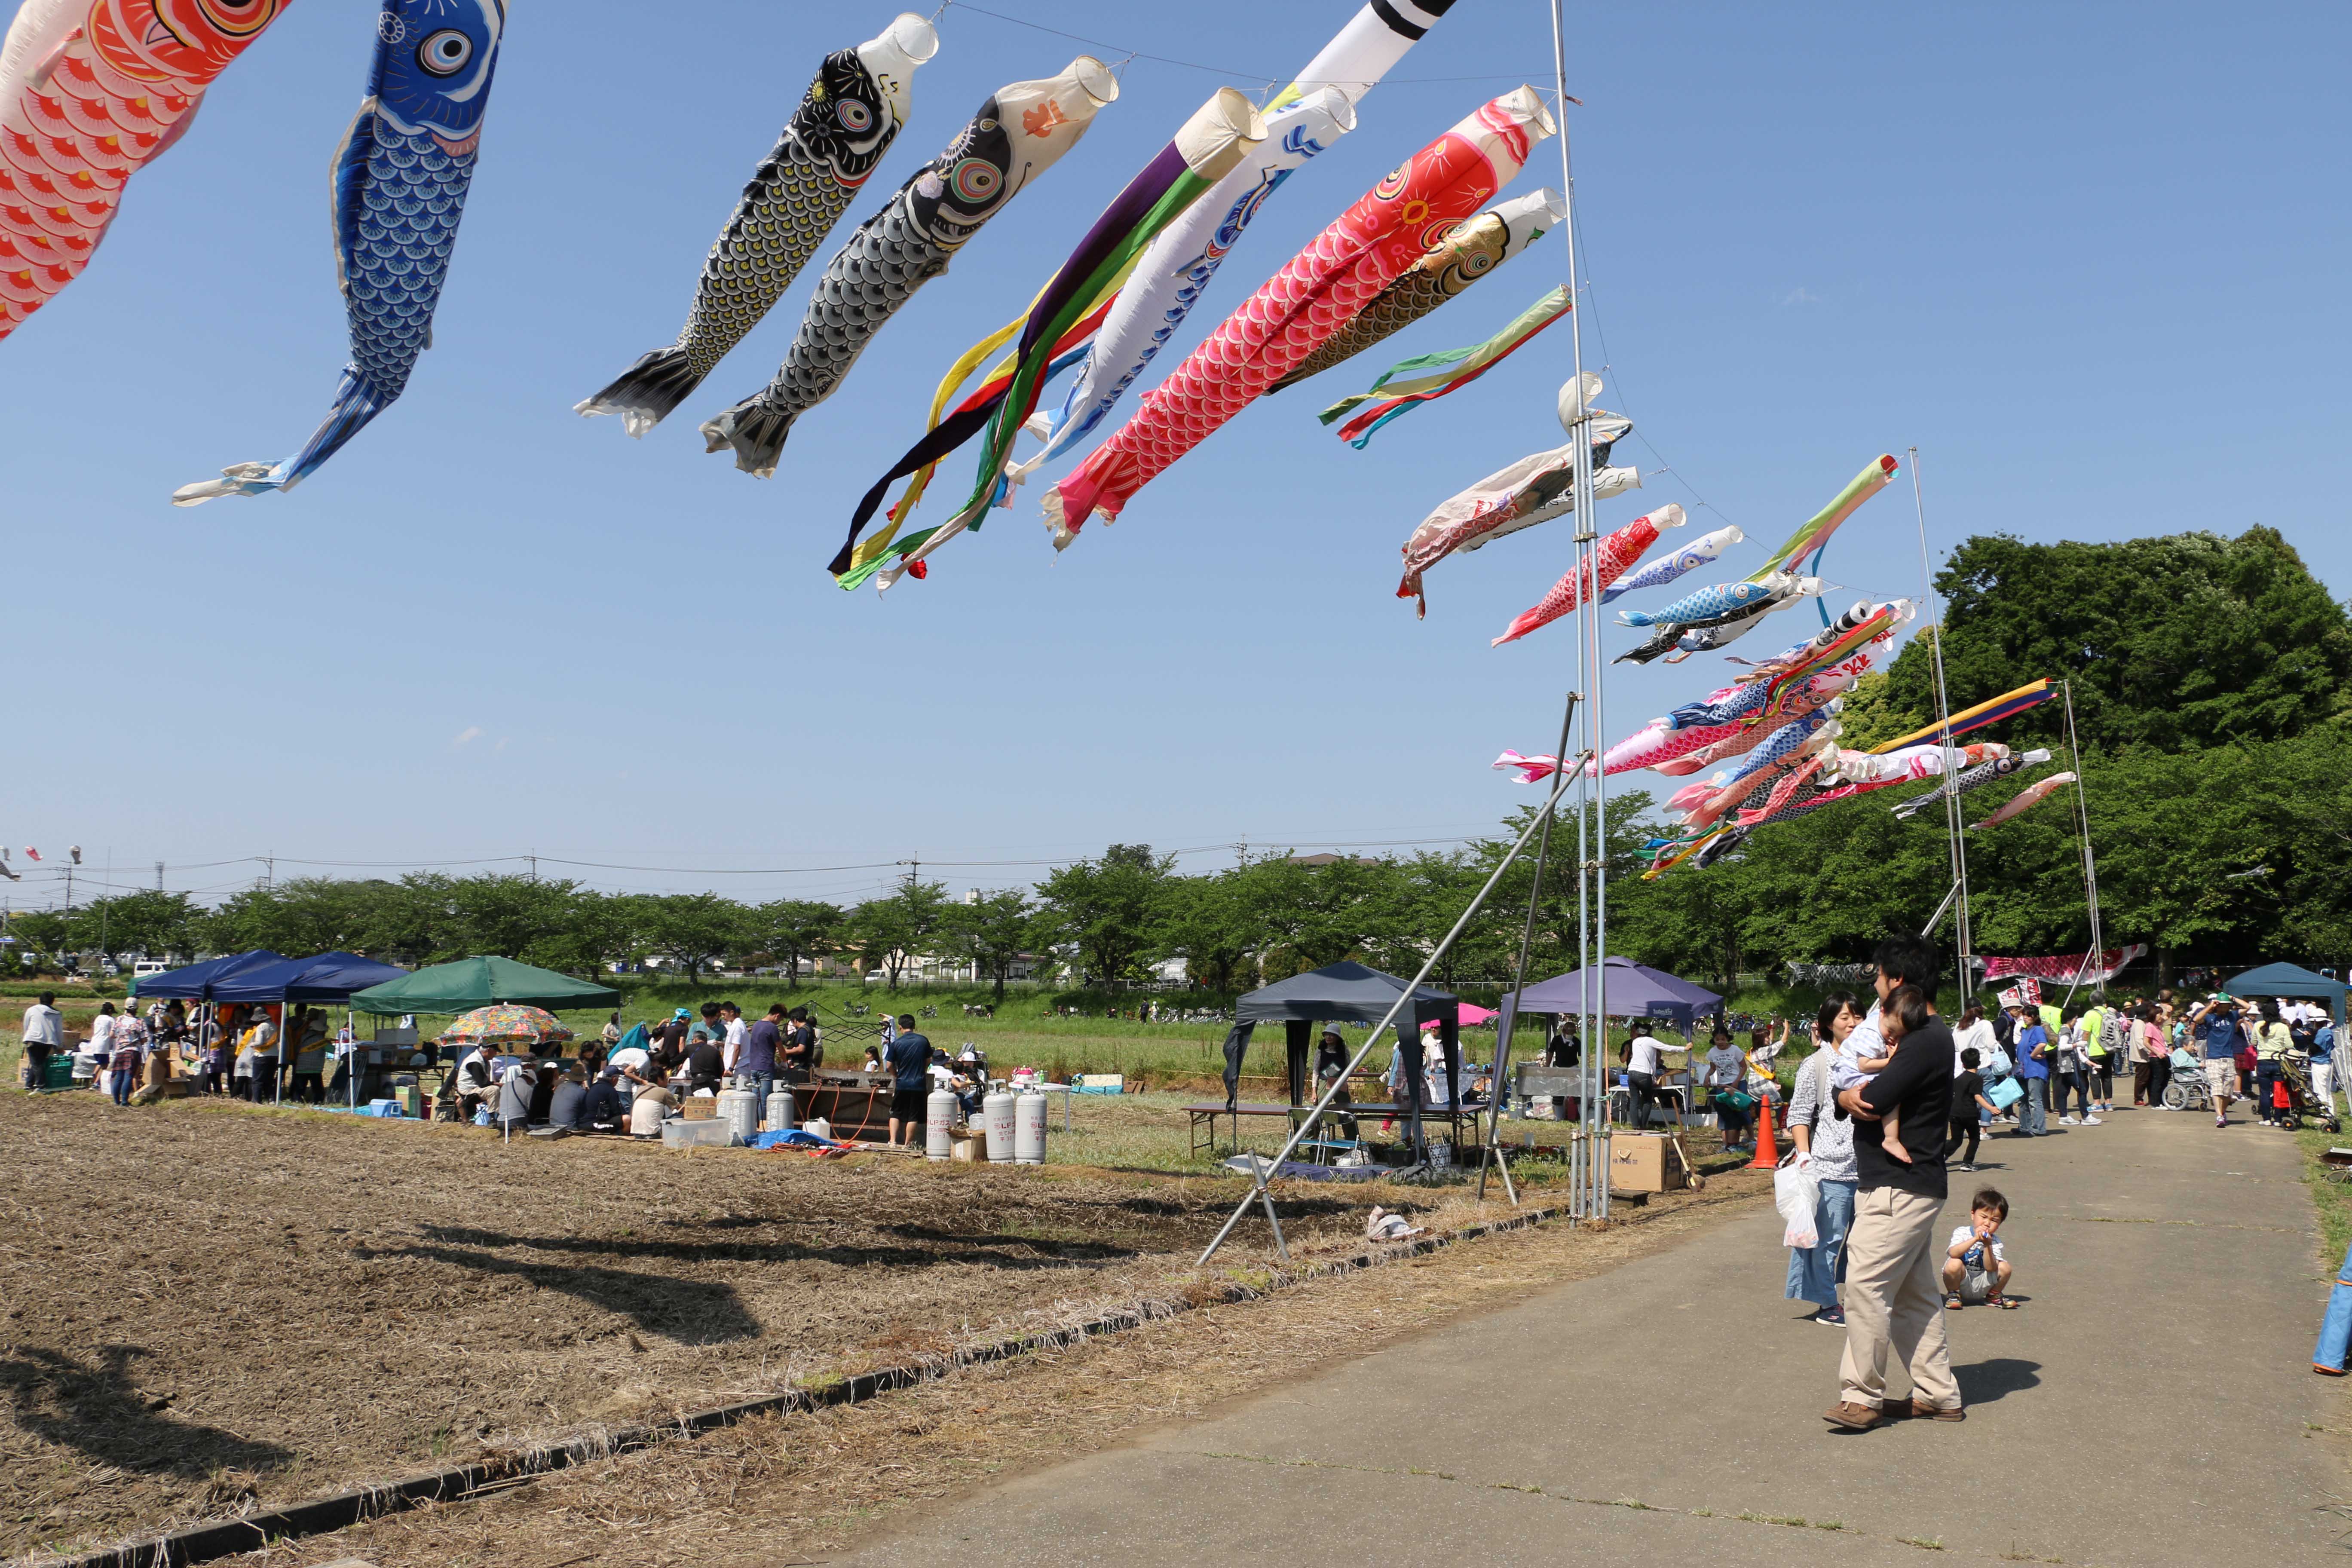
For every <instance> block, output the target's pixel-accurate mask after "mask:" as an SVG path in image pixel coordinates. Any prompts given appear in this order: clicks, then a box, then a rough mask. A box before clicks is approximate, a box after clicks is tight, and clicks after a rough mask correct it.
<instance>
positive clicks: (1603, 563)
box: [1486, 501, 1684, 647]
mask: <svg viewBox="0 0 2352 1568" xmlns="http://www.w3.org/2000/svg"><path fill="white" fill-rule="evenodd" d="M1683 515H1684V514H1683V509H1682V508H1681V507H1679V506H1677V505H1675V503H1674V502H1673V501H1668V502H1667V503H1666V504H1665V505H1664V506H1662V507H1660V508H1659V509H1658V510H1655V511H1654V512H1651V513H1649V514H1648V515H1647V516H1645V517H1637V518H1635V519H1634V520H1633V521H1631V522H1629V523H1627V524H1626V525H1625V526H1624V527H1622V528H1621V529H1619V530H1617V531H1615V532H1614V533H1612V534H1611V535H1609V537H1608V538H1606V539H1603V540H1602V541H1601V542H1600V543H1599V544H1598V545H1597V546H1595V547H1594V548H1595V553H1596V554H1597V555H1598V556H1599V568H1598V570H1597V571H1593V572H1586V571H1584V570H1583V569H1581V568H1580V567H1570V569H1569V571H1568V573H1567V574H1566V575H1565V576H1563V577H1561V578H1560V580H1559V582H1557V583H1555V584H1552V587H1551V592H1550V593H1549V594H1546V595H1544V596H1543V597H1542V598H1540V599H1538V600H1537V601H1536V602H1535V604H1534V605H1532V606H1531V607H1529V608H1528V609H1524V610H1521V611H1520V612H1519V613H1518V615H1517V616H1516V617H1515V618H1514V619H1513V620H1512V622H1511V624H1510V626H1509V628H1508V629H1507V630H1506V631H1505V632H1504V633H1503V635H1502V636H1501V637H1496V639H1495V640H1494V641H1493V642H1491V643H1489V644H1487V645H1486V646H1487V647H1502V646H1503V645H1504V644H1505V643H1507V642H1517V640H1518V639H1519V638H1521V637H1525V636H1527V635H1528V633H1529V632H1531V631H1534V630H1536V629H1537V628H1538V627H1541V626H1549V625H1551V623H1552V622H1554V621H1556V620H1558V619H1559V618H1560V616H1564V615H1567V614H1568V613H1569V612H1570V611H1571V610H1573V609H1575V608H1576V606H1577V605H1578V603H1579V599H1580V591H1581V589H1582V587H1583V584H1584V583H1585V581H1586V580H1587V579H1588V578H1590V579H1591V580H1592V581H1594V582H1597V583H1598V584H1600V590H1601V602H1602V603H1604V604H1605V603H1607V602H1608V589H1609V584H1612V583H1613V582H1615V581H1617V580H1618V578H1619V576H1620V575H1621V574H1622V573H1623V572H1624V570H1625V569H1626V568H1627V567H1628V566H1631V565H1632V564H1633V563H1634V562H1636V561H1639V560H1640V559H1641V558H1642V552H1643V551H1644V550H1647V549H1649V548H1650V546H1651V545H1653V544H1655V543H1656V542H1658V533H1659V531H1661V530H1663V529H1668V528H1680V527H1681V526H1682V525H1683Z"/></svg>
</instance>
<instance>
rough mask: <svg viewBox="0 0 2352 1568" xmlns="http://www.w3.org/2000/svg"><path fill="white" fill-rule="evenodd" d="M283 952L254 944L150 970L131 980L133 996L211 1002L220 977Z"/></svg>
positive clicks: (273, 960)
mask: <svg viewBox="0 0 2352 1568" xmlns="http://www.w3.org/2000/svg"><path fill="white" fill-rule="evenodd" d="M285 962H286V955H285V954H284V953H281V952H270V951H269V950H268V948H266V947H257V948H255V949H254V950H253V951H252V952H233V953H230V954H229V955H228V956H227V957H226V958H208V959H206V960H205V961H204V962H203V963H191V964H189V965H188V966H187V967H186V968H184V969H167V970H165V971H164V972H163V973H161V974H149V975H145V976H142V978H140V979H138V980H134V981H132V982H131V994H132V995H133V996H176V997H179V998H180V999H181V1000H182V1001H184V1002H210V1001H214V1000H215V999H216V995H217V993H216V991H215V987H217V986H218V985H219V984H221V983H222V982H223V981H225V980H230V979H234V978H236V977H237V976H240V975H242V974H245V973H247V972H248V971H250V970H255V969H259V968H261V967H263V966H264V965H267V964H278V963H285Z"/></svg>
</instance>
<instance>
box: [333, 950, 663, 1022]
mask: <svg viewBox="0 0 2352 1568" xmlns="http://www.w3.org/2000/svg"><path fill="white" fill-rule="evenodd" d="M493 1002H514V1003H519V1004H520V1005H523V1006H526V1007H544V1008H546V1009H548V1011H550V1012H554V1011H556V1010H557V1009H559V1008H563V1007H617V1006H619V1005H621V994H620V993H619V992H618V991H615V990H614V989H613V988H612V987H611V986H609V985H599V984H596V983H595V982H594V981H593V980H574V979H573V978H572V976H571V975H569V974H558V973H556V972H555V971H553V970H552V969H537V968H534V967H532V966H531V965H530V964H528V963H516V962H515V961H514V960H513V959H511V958H461V959H459V960H457V962H456V963H436V964H435V965H434V966H433V967H432V968H430V969H420V970H418V971H417V972H416V973H414V974H404V975H402V976H401V977H400V978H399V979H397V980H387V981H386V982H384V983H383V984H381V985H371V986H369V987H368V988H367V989H366V990H364V991H360V992H355V993H353V994H352V1007H353V1008H354V1009H356V1010H357V1011H359V1012H362V1013H374V1014H377V1015H379V1016H384V1017H397V1016H400V1015H401V1014H403V1013H448V1014H457V1013H469V1012H471V1011H473V1010H474V1009H475V1008H477V1007H487V1006H488V1005H490V1004H491V1003H493Z"/></svg>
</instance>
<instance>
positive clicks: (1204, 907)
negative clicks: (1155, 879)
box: [1151, 868, 1265, 991]
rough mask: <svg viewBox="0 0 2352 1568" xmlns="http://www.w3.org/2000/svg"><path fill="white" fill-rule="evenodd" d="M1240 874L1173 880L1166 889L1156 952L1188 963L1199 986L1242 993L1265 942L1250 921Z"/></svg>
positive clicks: (1157, 919) (1156, 922)
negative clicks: (1244, 980) (1248, 967)
mask: <svg viewBox="0 0 2352 1568" xmlns="http://www.w3.org/2000/svg"><path fill="white" fill-rule="evenodd" d="M1242 881H1243V876H1242V873H1241V871H1240V870H1239V869H1238V868H1236V869H1234V870H1226V871H1217V872H1212V873H1208V874H1205V875H1202V876H1197V877H1169V878H1166V879H1163V880H1162V881H1161V883H1160V894H1159V899H1158V901H1157V906H1156V910H1155V913H1154V915H1153V919H1152V939H1151V946H1152V948H1153V949H1154V950H1155V951H1157V952H1164V953H1167V954H1168V955H1170V956H1171V957H1174V958H1181V959H1182V960H1183V961H1184V973H1185V974H1186V975H1187V977H1189V978H1190V980H1191V981H1192V984H1195V985H1201V986H1206V987H1208V988H1209V989H1211V990H1213V991H1234V990H1239V989H1241V980H1242V978H1243V974H1244V964H1246V963H1248V961H1249V959H1250V957H1251V955H1252V954H1254V953H1255V952H1256V951H1257V950H1258V948H1259V947H1261V946H1262V945H1264V943H1265V931H1263V930H1261V929H1260V928H1259V927H1258V926H1257V925H1256V924H1255V922H1254V921H1252V920H1251V918H1250V910H1249V907H1248V902H1247V900H1246V899H1245V898H1244V896H1243V889H1242Z"/></svg>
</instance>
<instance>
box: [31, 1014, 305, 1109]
mask: <svg viewBox="0 0 2352 1568" xmlns="http://www.w3.org/2000/svg"><path fill="white" fill-rule="evenodd" d="M338 1033H339V1031H337V1030H336V1028H335V1026H333V1024H332V1023H331V1022H330V1020H329V1018H328V1016H327V1014H326V1012H325V1011H324V1010H322V1009H319V1008H314V1007H311V1006H309V1005H302V1004H298V1005H296V1006H295V1008H294V1010H293V1014H292V1016H290V1017H289V1016H287V1015H286V1009H285V1007H284V1006H283V1005H279V1004H268V1005H262V1004H226V1003H224V1004H219V1005H215V1004H211V1003H198V1004H196V1005H194V1006H193V1007H191V1006H190V1005H188V1004H187V1003H185V1002H184V1001H180V1000H178V999H177V998H173V999H171V1000H168V1001H166V1000H163V999H160V998H159V999H156V1000H153V1001H151V1002H150V1003H149V1004H148V1005H146V1007H145V1008H143V1009H142V1008H139V1007H137V1006H136V1005H133V1004H130V1003H126V1004H125V1005H123V1006H121V1008H117V1007H116V1006H115V1005H114V1004H113V1003H111V1002H101V1003H100V1004H99V1008H98V1013H97V1015H96V1016H94V1017H92V1018H91V1019H90V1023H89V1036H88V1037H87V1039H86V1040H85V1041H83V1042H82V1044H81V1046H80V1047H79V1050H78V1051H77V1052H76V1055H77V1056H79V1057H80V1058H84V1059H85V1061H86V1064H87V1069H88V1070H87V1076H88V1077H89V1079H90V1080H91V1087H92V1088H94V1089H97V1090H98V1091H99V1092H100V1093H101V1094H104V1095H106V1096H107V1097H108V1098H109V1099H110V1100H113V1102H114V1103H116V1104H117V1105H128V1104H130V1103H131V1096H132V1095H133V1094H135V1093H137V1092H138V1090H139V1089H140V1088H141V1087H142V1085H144V1084H146V1083H148V1082H151V1081H153V1080H154V1079H160V1078H162V1077H164V1076H166V1071H165V1069H164V1068H163V1066H162V1065H160V1063H168V1064H169V1065H170V1072H171V1073H172V1074H174V1075H176V1076H181V1077H185V1078H187V1079H191V1080H192V1082H193V1085H194V1092H195V1093H197V1094H200V1095H228V1096H234V1097H236V1099H239V1100H250V1101H252V1102H253V1103H255V1104H257V1105H265V1104H271V1103H275V1102H277V1101H279V1100H293V1101H298V1102H300V1103H304V1104H310V1105H317V1104H320V1103H322V1102H324V1101H325V1100H328V1099H329V1098H330V1097H331V1094H332V1092H333V1087H331V1085H330V1084H329V1082H328V1079H327V1063H328V1058H329V1057H330V1055H331V1048H332V1046H333V1044H334V1043H335V1037H336V1036H337V1034H338ZM23 1039H24V1046H25V1066H26V1080H27V1082H29V1083H32V1084H35V1085H38V1084H40V1083H42V1082H44V1081H46V1079H47V1073H48V1070H49V1061H50V1058H52V1057H55V1056H57V1055H58V1053H60V1052H62V1051H63V1050H65V1049H66V1048H67V1037H66V1030H65V1016H64V1015H63V1014H62V1013H60V1012H59V1011H58V1005H57V994H56V993H54V992H49V991H44V992H42V993H41V994H39V996H38V997H37V999H36V1000H35V1001H34V1003H33V1005H31V1006H30V1007H27V1008H26V1009H25V1019H24V1024H23ZM289 1042H290V1043H289ZM159 1059H160V1063H159ZM81 1076H84V1075H83V1074H79V1073H78V1074H77V1075H76V1077H77V1079H79V1077H81ZM335 1084H336V1086H340V1084H341V1077H340V1076H338V1077H337V1079H336V1080H335Z"/></svg>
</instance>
